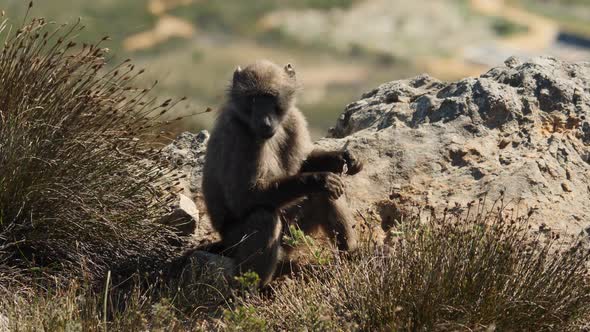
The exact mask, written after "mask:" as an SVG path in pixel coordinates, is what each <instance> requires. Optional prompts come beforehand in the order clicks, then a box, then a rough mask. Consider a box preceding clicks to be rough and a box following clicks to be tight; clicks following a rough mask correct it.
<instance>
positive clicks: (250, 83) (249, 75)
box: [203, 61, 362, 286]
mask: <svg viewBox="0 0 590 332" xmlns="http://www.w3.org/2000/svg"><path fill="white" fill-rule="evenodd" d="M295 76H296V75H295V70H294V69H293V67H292V66H291V65H287V66H285V67H284V68H281V67H279V66H277V65H275V64H273V63H271V62H268V61H259V62H256V63H254V64H252V65H249V66H248V67H246V68H244V69H241V68H239V67H238V69H236V71H235V72H234V77H233V81H232V83H231V86H230V88H229V91H228V97H227V98H228V100H227V102H226V104H225V105H224V106H223V108H222V109H221V112H220V114H219V117H218V119H217V121H216V124H215V127H214V129H213V131H212V133H211V138H210V140H209V143H208V147H207V156H206V162H205V168H204V175H203V194H204V197H205V202H206V204H207V210H208V213H209V215H210V218H211V221H212V223H213V227H214V228H215V229H216V230H217V231H218V232H219V233H220V235H221V238H222V243H221V244H222V247H223V249H224V250H225V252H226V253H228V255H230V256H232V257H233V258H235V259H236V261H237V263H238V264H239V267H240V270H241V271H242V272H246V271H249V270H251V271H254V272H256V273H258V275H259V276H260V279H261V280H260V283H261V286H263V285H266V284H267V283H268V282H269V281H270V280H271V279H272V276H273V274H274V272H275V270H276V267H277V265H278V263H279V260H280V259H281V258H282V256H283V254H282V249H281V233H282V225H281V221H280V217H279V214H280V212H281V210H282V209H283V208H285V207H288V206H291V205H293V203H297V205H298V207H299V211H300V213H299V215H300V218H299V219H300V220H298V223H299V226H300V227H301V228H302V229H303V230H304V231H311V230H313V229H315V228H317V227H321V228H323V229H324V230H325V231H326V233H327V234H328V235H329V236H330V237H332V238H335V239H336V244H337V246H338V248H339V249H341V250H353V249H355V248H356V246H357V236H356V234H355V231H354V229H353V224H354V219H353V217H352V213H351V212H350V211H349V209H348V208H347V207H346V205H345V203H344V201H343V199H342V198H340V197H341V196H342V194H343V193H344V185H343V182H342V180H341V178H340V176H339V174H340V173H342V172H343V170H347V172H348V174H356V173H357V172H359V171H360V170H361V168H362V165H361V163H360V162H358V161H357V160H356V159H355V158H354V157H353V156H352V155H351V154H350V153H349V152H346V151H332V152H326V151H313V146H312V143H311V139H310V135H309V132H308V129H307V122H306V121H305V118H304V117H303V115H302V114H301V112H300V111H299V110H298V109H297V107H296V106H295V94H296V92H297V81H296V77H295Z"/></svg>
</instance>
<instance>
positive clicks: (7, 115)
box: [0, 19, 175, 279]
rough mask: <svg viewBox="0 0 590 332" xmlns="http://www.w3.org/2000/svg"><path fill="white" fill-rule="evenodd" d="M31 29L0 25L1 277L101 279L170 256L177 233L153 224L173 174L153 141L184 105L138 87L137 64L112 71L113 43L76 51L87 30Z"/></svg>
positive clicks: (40, 23) (37, 22)
mask: <svg viewBox="0 0 590 332" xmlns="http://www.w3.org/2000/svg"><path fill="white" fill-rule="evenodd" d="M25 22H26V23H23V25H22V26H21V27H13V26H10V25H8V24H7V21H3V22H2V23H0V38H1V39H2V40H3V43H2V45H1V46H0V266H2V269H0V279H4V278H6V279H11V278H9V277H10V273H8V272H9V270H13V269H15V268H18V269H25V270H26V271H28V272H29V273H28V274H29V275H30V276H31V275H32V276H34V277H36V276H44V275H48V274H49V275H57V274H63V275H66V276H77V277H81V276H82V275H83V274H84V276H85V277H89V278H91V279H95V278H98V279H102V278H104V276H105V275H106V272H107V271H108V270H121V271H122V270H130V271H134V270H135V269H136V268H137V267H139V266H142V265H143V266H145V267H148V266H149V265H152V264H156V263H157V262H158V261H159V259H165V258H166V257H167V255H168V251H169V250H170V248H169V246H167V245H166V243H167V240H168V239H172V235H171V234H170V233H169V232H168V231H167V230H165V229H163V228H162V227H160V226H156V224H154V223H153V221H154V220H156V219H157V218H159V217H160V216H161V215H162V213H164V212H165V209H166V207H167V205H168V203H169V200H170V198H171V195H170V194H169V193H168V192H167V191H166V190H163V189H162V181H161V180H162V179H163V176H164V175H166V173H167V172H169V171H167V170H166V169H164V168H162V167H160V165H158V164H157V163H156V162H154V160H156V159H157V158H158V153H157V152H158V151H157V150H156V149H154V148H153V147H150V146H149V140H148V138H149V137H151V136H153V134H152V133H153V132H154V130H156V128H158V126H159V124H158V123H157V119H158V117H159V116H162V115H163V114H164V113H166V112H168V110H169V109H170V108H171V107H172V106H173V105H174V103H175V102H173V101H170V100H168V101H165V102H158V101H157V100H156V98H153V97H151V96H150V92H151V90H152V89H151V88H147V89H143V88H135V87H134V86H133V81H134V80H135V79H136V78H137V77H138V76H140V75H141V74H142V72H143V71H141V70H137V69H135V67H134V66H133V65H132V64H131V63H130V62H129V61H125V62H123V63H122V64H120V65H118V66H115V67H114V68H113V69H111V70H106V69H105V66H106V57H107V53H108V50H106V49H105V48H102V46H101V43H102V42H104V40H106V38H105V39H103V40H102V41H101V42H99V43H96V44H90V45H87V44H82V45H77V44H76V42H75V41H74V40H75V37H76V35H77V34H78V33H79V31H81V30H82V29H83V27H82V26H80V25H79V24H73V25H61V26H57V25H55V24H51V23H48V22H46V21H45V20H44V19H32V20H26V21H25ZM4 41H5V42H4ZM6 273H8V275H7V274H6Z"/></svg>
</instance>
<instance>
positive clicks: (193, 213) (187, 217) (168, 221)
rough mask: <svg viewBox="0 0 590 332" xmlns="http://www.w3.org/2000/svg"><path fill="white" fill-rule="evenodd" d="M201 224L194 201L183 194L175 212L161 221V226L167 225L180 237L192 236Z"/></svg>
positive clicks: (179, 197)
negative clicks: (199, 223) (198, 224)
mask: <svg viewBox="0 0 590 332" xmlns="http://www.w3.org/2000/svg"><path fill="white" fill-rule="evenodd" d="M198 222H199V210H198V209H197V205H196V204H195V202H193V200H192V199H190V198H188V197H186V196H185V195H183V194H179V195H178V203H177V204H175V206H173V211H172V213H170V214H169V215H167V216H165V217H163V218H162V219H161V220H160V224H163V225H167V226H169V227H171V228H173V229H174V230H175V232H176V233H177V234H178V235H180V236H190V235H192V234H193V233H194V232H195V229H196V226H197V223H198Z"/></svg>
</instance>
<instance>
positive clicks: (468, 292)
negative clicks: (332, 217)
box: [225, 211, 590, 331]
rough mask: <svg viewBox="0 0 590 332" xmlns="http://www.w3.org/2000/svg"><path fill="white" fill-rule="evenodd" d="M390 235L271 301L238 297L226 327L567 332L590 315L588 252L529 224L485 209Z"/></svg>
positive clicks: (281, 290)
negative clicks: (536, 231)
mask: <svg viewBox="0 0 590 332" xmlns="http://www.w3.org/2000/svg"><path fill="white" fill-rule="evenodd" d="M391 235H392V236H393V237H392V240H391V247H375V246H369V245H367V246H365V247H364V248H363V249H362V250H361V251H360V252H358V253H356V254H354V255H353V256H352V257H351V258H350V259H339V258H336V260H335V261H333V262H332V263H330V264H327V265H318V266H314V267H311V268H310V269H309V270H308V271H306V272H305V273H303V274H302V275H301V276H300V277H299V278H296V279H294V280H291V281H288V282H285V283H282V284H279V285H276V289H275V290H274V294H273V296H272V298H268V297H264V296H254V297H248V298H242V299H240V300H239V301H238V302H237V306H236V308H235V309H233V312H234V314H233V315H230V316H229V317H228V318H227V319H226V322H225V323H226V324H227V325H226V326H227V327H232V326H242V325H248V326H250V325H252V324H254V325H256V324H258V325H256V326H258V327H260V326H264V327H265V328H267V329H268V330H271V331H275V330H290V329H291V328H293V327H297V328H298V329H301V330H313V331H320V330H324V331H332V330H345V331H348V330H361V331H391V330H411V331H456V330H467V331H472V330H476V331H484V330H494V329H496V330H498V331H525V330H526V331H534V330H542V331H563V330H568V329H573V328H574V327H575V326H576V324H580V319H583V318H584V317H586V318H587V317H588V314H590V282H589V277H590V276H589V274H588V264H589V263H590V259H589V258H590V251H589V250H588V248H584V245H583V243H582V242H572V240H571V239H567V240H560V239H559V237H558V236H557V235H555V234H548V235H541V234H537V235H533V234H531V232H530V230H529V228H528V224H527V220H526V218H524V217H522V218H516V217H512V218H511V217H506V216H504V215H503V213H502V212H501V211H497V212H495V213H484V212H482V211H479V212H478V213H476V214H475V215H472V216H465V215H463V216H461V217H443V218H435V219H434V220H432V221H431V222H429V223H428V224H426V225H424V224H420V223H419V222H412V221H410V222H406V223H404V224H403V225H399V226H398V227H397V228H396V229H394V230H392V233H391ZM572 243H573V244H572ZM252 330H255V329H252Z"/></svg>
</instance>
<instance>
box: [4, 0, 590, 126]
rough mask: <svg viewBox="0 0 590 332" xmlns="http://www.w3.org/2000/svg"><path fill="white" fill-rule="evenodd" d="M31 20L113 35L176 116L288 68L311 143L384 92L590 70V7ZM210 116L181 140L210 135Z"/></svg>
mask: <svg viewBox="0 0 590 332" xmlns="http://www.w3.org/2000/svg"><path fill="white" fill-rule="evenodd" d="M27 4H28V0H26V1H25V0H0V10H4V11H5V12H6V14H7V17H8V18H9V19H10V20H11V21H13V22H14V24H16V25H18V24H20V22H22V18H23V14H24V12H25V10H26V8H27ZM31 15H32V16H35V17H40V16H42V17H46V18H48V19H50V20H54V21H56V22H59V23H63V22H75V21H76V20H77V19H78V18H79V17H80V18H82V23H83V24H84V25H85V26H86V27H87V28H86V30H85V31H84V32H83V33H82V34H81V36H80V39H81V40H87V41H96V40H98V39H100V38H102V37H104V36H110V37H111V38H112V40H111V41H109V42H108V43H107V44H105V46H106V47H108V48H110V49H111V54H112V55H113V57H114V58H113V60H112V62H117V61H121V60H124V59H125V58H128V57H131V58H132V59H133V60H134V62H135V63H136V64H137V65H139V66H141V67H143V68H146V69H147V72H148V74H147V75H145V76H144V80H145V84H146V85H147V84H149V83H150V82H152V81H154V80H156V79H157V80H158V81H159V87H158V88H157V93H158V94H160V95H162V96H166V97H182V96H186V97H188V98H189V101H188V102H187V103H184V104H183V105H181V106H180V107H178V108H177V110H176V112H177V113H176V114H175V116H176V115H183V114H191V113H196V112H200V111H203V110H205V109H206V108H207V107H211V108H213V109H216V108H217V107H218V106H220V104H221V102H222V101H223V97H224V92H225V89H226V87H227V85H228V82H229V80H230V78H231V75H232V73H233V70H234V68H235V67H236V66H238V65H245V64H248V63H250V62H252V61H254V60H256V59H259V58H267V59H270V60H272V61H275V62H277V63H287V62H290V63H293V64H294V65H295V68H296V70H297V73H298V77H299V79H300V80H301V81H302V83H303V86H304V88H303V91H302V92H301V94H300V98H299V105H300V107H301V109H302V110H303V111H304V112H305V114H306V115H307V117H308V120H309V122H310V126H311V128H312V133H313V135H314V136H315V137H321V136H322V135H324V134H325V132H326V131H327V129H328V128H329V127H330V126H331V125H333V124H334V123H335V121H336V118H337V116H338V115H339V114H340V113H341V112H342V110H343V109H344V107H345V105H346V104H347V103H349V102H352V101H354V100H356V99H358V98H359V97H360V95H361V94H362V93H363V92H365V91H367V90H370V89H372V88H374V87H376V86H377V85H379V84H380V83H384V82H387V81H391V80H396V79H402V78H407V77H411V76H414V75H416V74H420V73H428V74H430V75H432V76H435V77H437V78H439V79H442V80H455V79H459V78H463V77H467V76H476V75H479V74H481V73H483V72H485V71H486V70H488V69H489V68H490V67H492V66H496V65H501V64H502V63H503V61H504V60H505V59H506V58H507V57H509V56H511V55H516V56H519V57H525V58H526V57H530V56H534V55H554V56H557V57H560V58H562V59H567V60H571V61H589V60H590V0H411V1H409V0H36V1H35V2H34V7H33V9H32V14H31ZM214 116H215V114H214V112H212V113H208V114H203V115H198V116H193V117H188V118H186V119H184V120H183V121H182V122H181V123H179V124H178V126H177V127H175V129H174V131H175V132H178V131H181V130H191V131H197V130H200V129H203V128H208V127H209V126H210V125H211V123H212V121H213V119H214ZM174 134H175V133H172V135H174Z"/></svg>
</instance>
